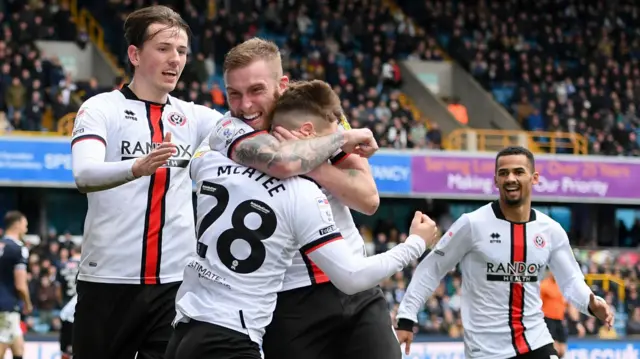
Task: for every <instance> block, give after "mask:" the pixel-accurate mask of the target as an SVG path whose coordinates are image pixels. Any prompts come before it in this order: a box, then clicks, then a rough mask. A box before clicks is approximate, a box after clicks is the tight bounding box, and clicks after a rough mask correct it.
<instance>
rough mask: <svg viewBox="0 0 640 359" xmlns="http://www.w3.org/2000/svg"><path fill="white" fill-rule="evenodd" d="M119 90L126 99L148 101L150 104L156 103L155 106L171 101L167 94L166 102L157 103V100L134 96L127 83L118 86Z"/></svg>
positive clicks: (168, 103) (167, 103)
mask: <svg viewBox="0 0 640 359" xmlns="http://www.w3.org/2000/svg"><path fill="white" fill-rule="evenodd" d="M120 92H121V93H122V95H123V96H124V98H126V99H127V100H133V101H142V102H144V103H148V104H150V105H156V106H164V105H171V102H170V101H169V96H167V102H166V103H159V102H153V101H147V100H142V99H140V98H138V96H136V94H134V93H133V91H131V89H130V88H129V84H124V85H123V86H122V87H121V88H120Z"/></svg>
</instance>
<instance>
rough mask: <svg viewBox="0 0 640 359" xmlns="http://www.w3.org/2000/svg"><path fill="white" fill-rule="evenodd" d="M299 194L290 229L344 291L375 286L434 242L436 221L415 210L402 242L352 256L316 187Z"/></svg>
mask: <svg viewBox="0 0 640 359" xmlns="http://www.w3.org/2000/svg"><path fill="white" fill-rule="evenodd" d="M298 193H299V194H300V195H299V198H298V200H297V201H296V203H295V205H294V208H295V209H294V211H295V213H296V214H298V216H297V217H296V220H295V221H294V222H295V226H294V231H293V232H294V236H295V238H296V239H297V240H298V242H299V244H300V245H301V248H300V251H301V252H302V253H303V255H304V256H306V257H308V258H309V259H310V260H311V261H313V263H315V264H316V265H317V266H318V267H319V268H320V269H321V270H322V271H323V272H324V273H325V274H327V276H328V277H329V279H330V280H331V282H333V284H334V285H335V286H336V287H337V288H338V289H340V290H341V291H342V292H344V293H346V294H355V293H358V292H361V291H363V290H366V289H369V288H372V287H374V286H376V285H377V284H378V283H380V282H381V281H382V280H384V279H385V278H388V277H390V276H391V275H393V274H394V273H396V272H398V271H400V270H402V269H403V268H404V267H406V266H407V265H409V263H411V261H413V260H415V259H417V258H419V257H420V256H421V255H422V254H423V253H424V251H425V250H426V248H427V245H430V244H433V243H435V241H436V235H435V234H436V232H437V229H436V225H435V223H434V222H433V221H431V219H429V217H427V216H425V215H423V214H422V213H419V212H418V213H416V218H414V222H413V223H412V226H411V232H412V233H411V235H410V236H409V237H408V238H407V240H406V241H405V242H404V243H401V244H399V245H397V246H395V247H393V248H392V249H391V250H389V251H387V252H385V253H382V254H378V255H375V256H372V257H359V256H355V255H353V254H352V251H351V250H350V249H349V247H348V245H347V244H346V243H345V242H344V240H342V236H341V235H340V232H339V231H338V228H336V225H335V223H334V222H333V214H332V213H331V206H330V205H329V201H328V200H327V198H326V196H325V195H324V194H323V193H322V192H321V191H320V190H318V188H317V187H315V189H314V184H313V183H311V182H309V186H307V187H305V188H304V189H303V190H301V191H298ZM300 213H304V216H300V215H299V214H300Z"/></svg>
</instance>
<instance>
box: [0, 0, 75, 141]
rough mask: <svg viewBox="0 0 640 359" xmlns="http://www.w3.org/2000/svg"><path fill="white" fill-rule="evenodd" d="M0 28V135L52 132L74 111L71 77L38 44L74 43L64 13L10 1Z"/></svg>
mask: <svg viewBox="0 0 640 359" xmlns="http://www.w3.org/2000/svg"><path fill="white" fill-rule="evenodd" d="M5 10H6V11H5V12H4V13H3V15H4V16H3V17H2V18H0V25H2V28H3V29H4V30H3V32H2V35H1V36H0V63H1V70H0V71H1V74H0V76H1V77H0V93H1V96H0V134H2V133H4V132H10V131H50V130H52V129H55V126H56V121H55V120H57V119H59V118H61V117H62V116H63V115H65V114H66V113H68V112H72V111H74V110H75V104H74V101H73V97H74V96H75V93H76V90H77V84H76V83H75V82H74V79H73V75H72V74H70V73H65V70H64V68H63V66H62V64H61V63H60V60H59V59H58V58H57V57H55V56H48V55H46V54H42V53H40V52H39V51H38V49H37V47H36V46H35V43H34V42H35V41H37V40H57V41H76V39H77V33H76V27H75V25H74V24H72V23H71V17H70V14H69V12H68V11H65V10H64V9H58V8H57V7H55V6H52V5H47V4H45V2H43V1H36V2H30V4H27V3H26V2H17V3H16V2H11V4H10V5H7V8H6V9H5Z"/></svg>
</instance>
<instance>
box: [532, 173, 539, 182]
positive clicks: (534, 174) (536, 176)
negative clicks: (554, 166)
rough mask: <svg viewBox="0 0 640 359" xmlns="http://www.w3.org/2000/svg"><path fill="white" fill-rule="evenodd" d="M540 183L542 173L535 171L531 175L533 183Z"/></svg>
mask: <svg viewBox="0 0 640 359" xmlns="http://www.w3.org/2000/svg"><path fill="white" fill-rule="evenodd" d="M538 183H540V174H539V173H538V172H533V175H531V184H534V185H536V184H538Z"/></svg>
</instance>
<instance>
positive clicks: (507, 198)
mask: <svg viewBox="0 0 640 359" xmlns="http://www.w3.org/2000/svg"><path fill="white" fill-rule="evenodd" d="M538 177H539V174H538V172H535V171H534V169H533V163H532V162H531V161H530V160H529V158H527V156H526V155H525V154H507V155H503V156H499V157H498V158H497V159H496V173H495V177H494V182H495V185H496V188H498V190H499V191H500V201H501V202H503V203H505V204H507V205H509V206H514V207H515V206H518V205H521V204H523V203H527V202H529V200H530V198H531V190H532V189H533V185H535V184H538Z"/></svg>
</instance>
